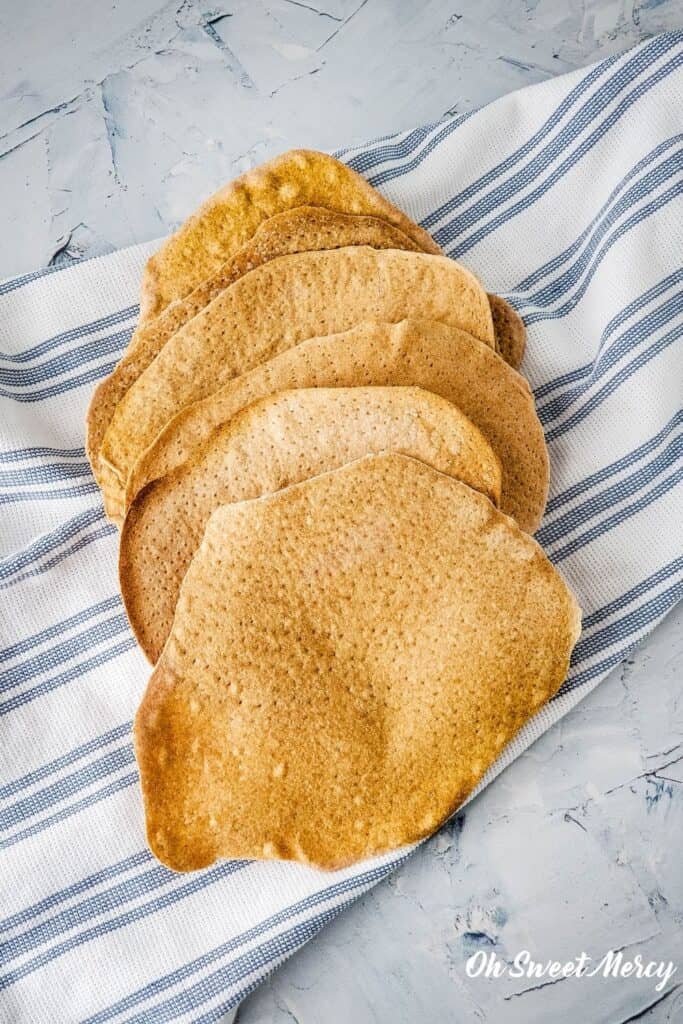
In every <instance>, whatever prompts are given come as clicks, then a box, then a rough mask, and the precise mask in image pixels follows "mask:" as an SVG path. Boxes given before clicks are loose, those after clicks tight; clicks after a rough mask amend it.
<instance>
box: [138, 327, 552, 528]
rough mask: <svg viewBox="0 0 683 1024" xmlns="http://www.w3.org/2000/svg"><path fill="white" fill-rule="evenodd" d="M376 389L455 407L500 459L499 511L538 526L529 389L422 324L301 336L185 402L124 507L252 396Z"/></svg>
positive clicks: (470, 345) (475, 350) (476, 345)
mask: <svg viewBox="0 0 683 1024" xmlns="http://www.w3.org/2000/svg"><path fill="white" fill-rule="evenodd" d="M379 384H381V385H407V384H414V385H417V386H418V387H421V388H426V389H427V390H428V391H433V392H434V393H435V394H437V395H441V396H442V397H443V398H446V399H448V401H450V402H453V403H454V404H455V405H457V406H458V407H459V408H460V409H461V410H462V412H464V413H465V415H466V416H467V417H468V418H469V419H470V420H471V421H472V422H473V423H474V424H475V426H477V427H478V428H479V430H481V432H482V433H483V435H484V436H485V437H486V439H487V441H488V442H489V444H490V445H491V447H492V448H493V450H494V452H495V453H496V455H497V456H498V458H499V459H500V463H501V466H502V472H503V481H502V493H501V499H500V506H501V509H502V510H503V512H506V513H507V514H508V515H511V516H514V518H515V519H516V520H517V522H518V524H519V525H520V526H521V527H522V529H523V530H526V531H527V532H528V533H533V532H534V530H536V529H537V527H538V525H539V523H540V521H541V517H542V515H543V510H544V508H545V503H546V500H547V495H548V477H549V469H548V453H547V449H546V445H545V440H544V437H543V428H542V427H541V424H540V422H539V420H538V417H537V415H536V411H535V408H534V399H533V395H532V394H531V391H530V389H529V385H528V384H527V382H526V380H525V379H524V377H522V376H520V374H518V373H516V372H515V371H514V370H513V369H512V368H511V367H509V366H508V365H507V363H504V362H503V360H502V359H501V358H500V357H499V356H497V355H496V354H495V352H493V350H492V349H491V348H490V347H489V346H488V345H484V344H482V343H481V342H479V341H476V340H475V339H474V338H472V337H471V336H470V335H468V334H464V333H463V332H462V331H458V330H456V329H455V328H453V327H448V326H445V325H444V324H439V323H436V322H434V321H430V320H405V321H402V322H401V323H399V324H386V323H362V324H358V325H357V326H356V327H352V328H351V329H350V330H349V331H346V332H344V333H342V334H333V335H329V336H327V337H323V338H310V339H308V340H307V341H304V342H302V343H301V344H300V345H296V346H294V347H293V348H290V349H287V350H286V351H285V352H282V353H281V354H280V355H278V356H275V358H274V359H271V360H270V362H267V363H263V364H262V365H260V366H257V367H255V369H253V370H251V371H249V372H248V373H245V374H243V375H242V376H241V377H237V378H235V379H234V380H232V381H230V382H229V383H228V384H226V385H224V386H223V387H222V388H220V389H219V390H218V391H216V392H214V393H213V394H212V395H210V396H209V397H208V398H205V399H203V400H202V401H200V402H196V403H194V404H193V405H190V406H187V407H186V408H185V409H183V410H182V412H180V413H178V415H177V416H175V417H174V418H173V419H172V420H171V421H170V423H169V424H168V425H167V426H166V427H165V428H164V430H163V431H162V432H161V434H159V436H158V437H157V439H156V440H155V442H154V443H153V444H152V445H151V446H150V448H149V449H148V450H147V451H146V452H145V453H144V455H143V456H142V457H141V459H139V460H138V462H137V463H136V465H135V469H134V471H133V473H132V475H131V477H130V478H129V482H128V491H127V503H130V501H132V499H133V498H134V497H135V495H136V494H137V493H138V491H140V490H141V489H142V488H143V487H144V486H145V484H147V483H149V482H150V481H151V480H155V479H157V478H158V477H161V476H164V475H165V474H166V473H168V472H169V471H170V470H172V469H174V468H175V467H176V466H179V465H181V464H182V463H183V462H185V461H186V459H188V458H190V457H191V453H192V451H193V449H194V448H195V447H196V446H197V445H201V444H203V443H204V442H205V441H206V440H207V438H208V437H209V436H210V434H211V433H212V432H213V431H214V430H215V429H216V428H217V427H219V426H221V424H223V423H226V422H227V421H228V420H229V419H230V418H231V417H232V416H234V415H235V414H236V413H237V412H239V410H240V409H243V408H244V407H245V406H246V405H249V403H250V402H253V401H255V400H256V399H258V398H263V397H264V396H265V395H269V394H273V393H274V392H276V391H281V390H283V389H286V388H308V387H353V386H357V385H379Z"/></svg>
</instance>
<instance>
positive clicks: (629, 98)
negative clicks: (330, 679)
mask: <svg viewBox="0 0 683 1024" xmlns="http://www.w3.org/2000/svg"><path fill="white" fill-rule="evenodd" d="M682 65H683V34H682V33H675V34H667V35H663V36H659V37H657V38H654V39H651V40H649V41H647V42H645V43H643V44H641V45H639V46H637V47H636V48H635V49H633V50H631V51H630V52H628V53H626V54H621V55H617V56H612V57H610V58H608V59H607V60H604V61H602V62H601V63H599V64H596V65H594V66H593V67H591V68H588V69H583V70H581V71H578V72H575V73H572V74H570V75H565V76H563V77H561V78H557V79H555V80H553V81H550V82H546V83H544V84H541V85H537V86H533V87H531V88H528V89H524V90H523V91H521V92H518V93H515V94H513V95H510V96H506V97H504V98H502V99H500V100H498V101H497V102H495V103H492V104H491V105H490V106H488V107H486V108H485V109H483V110H480V111H478V112H476V113H473V114H471V115H466V116H464V117H457V118H454V119H452V120H448V121H445V122H443V123H440V124H436V125H429V126H427V127H422V128H417V129H415V130H414V131H408V132H404V133H402V134H400V135H396V136H392V137H391V138H385V139H382V140H379V141H377V142H374V143H371V144H369V145H366V146H361V147H358V148H353V149H347V150H343V151H342V152H341V154H340V155H341V157H342V159H344V160H345V161H347V162H348V163H349V164H350V165H351V166H352V167H354V168H355V169H356V170H358V171H360V173H361V174H364V175H365V176H366V177H367V178H368V179H369V180H370V181H371V182H372V183H373V184H374V185H376V186H377V187H378V188H379V189H381V190H382V191H384V192H385V193H386V194H387V195H388V196H389V198H390V199H392V200H393V201H394V202H396V203H397V204H398V205H400V206H402V207H403V208H404V209H405V210H406V211H407V212H408V213H409V214H410V215H411V216H412V217H414V218H415V219H416V220H419V221H420V222H421V223H422V224H423V225H424V226H425V227H426V228H428V229H429V231H431V232H432V234H433V235H434V237H435V238H436V239H437V241H438V242H439V243H440V245H441V246H443V248H444V249H445V251H446V252H447V253H448V254H449V255H451V256H453V257H455V258H456V259H459V260H462V261H464V262H465V263H466V264H468V265H469V266H471V267H472V268H473V269H474V270H475V271H476V272H477V273H479V274H480V275H481V277H482V279H483V281H484V282H485V283H486V286H487V287H488V288H489V289H491V290H492V291H496V292H499V293H500V294H502V295H504V296H505V298H507V299H508V301H510V302H511V303H512V304H513V305H514V306H515V307H516V308H517V309H518V310H519V312H520V313H521V314H522V316H523V317H524V319H525V321H526V323H527V326H528V330H529V344H528V351H527V355H526V358H525V361H524V365H523V370H524V372H525V373H526V374H527V375H528V378H529V380H530V381H531V384H532V387H533V389H534V392H535V395H536V400H537V403H538V410H539V415H540V417H541V420H542V423H543V426H544V428H545V432H546V437H547V440H548V445H549V449H550V457H551V464H552V483H551V493H550V501H549V504H548V509H547V513H546V515H545V519H544V521H543V523H542V525H541V528H540V529H539V531H538V539H539V541H540V542H541V543H542V544H543V545H544V547H545V548H546V550H547V551H548V554H549V555H550V557H551V559H552V560H553V561H554V562H555V564H556V565H557V566H559V568H560V569H561V570H562V572H563V573H564V574H565V576H566V578H567V579H568V581H569V583H570V584H571V586H572V587H573V589H574V590H575V592H576V593H577V595H578V598H579V601H580V604H581V606H582V608H583V611H584V622H583V626H584V632H583V636H582V638H581V640H580V642H579V644H578V646H577V648H576V651H575V654H574V658H573V661H572V667H571V671H570V674H569V678H568V679H567V682H566V683H565V685H564V686H563V688H562V690H561V691H560V693H559V695H558V696H557V697H556V698H555V699H554V700H553V701H552V702H551V703H550V704H549V705H548V706H547V707H545V708H544V709H543V710H542V711H541V712H540V713H539V714H538V715H537V716H536V717H535V718H534V719H533V721H532V722H530V723H529V724H528V725H527V727H526V728H525V729H524V730H523V731H522V733H521V734H520V735H519V736H518V738H517V739H516V740H515V741H514V742H513V743H512V744H510V746H509V748H508V749H507V750H506V751H505V752H504V754H503V756H502V757H501V758H500V760H499V761H498V763H497V764H496V765H495V767H494V768H493V769H492V770H491V772H490V773H489V775H488V776H487V780H486V781H490V780H491V779H492V778H493V777H494V776H495V775H496V774H497V773H498V772H499V771H500V770H501V768H502V767H504V766H505V765H506V764H508V763H509V762H510V761H511V760H512V759H513V758H515V757H516V756H517V755H518V754H519V753H520V752H521V751H523V750H524V749H525V748H526V747H527V746H528V744H529V743H530V742H532V741H533V740H534V739H535V738H536V737H537V736H539V735H540V734H541V733H542V732H543V731H544V730H545V729H547V728H548V727H549V726H550V725H551V724H552V723H553V722H556V721H557V720H558V718H560V717H561V716H562V715H563V714H564V713H565V712H566V711H567V710H568V709H569V708H571V707H572V706H573V705H574V704H576V702H577V701H578V700H580V699H581V698H582V697H583V696H584V695H585V694H586V693H588V691H589V690H591V689H592V687H594V686H595V685H596V683H598V682H599V680H600V679H601V678H603V677H604V676H605V675H606V673H608V672H609V670H610V669H611V668H612V667H613V666H614V665H616V664H617V663H618V662H619V661H620V660H621V659H622V658H624V656H625V655H626V653H627V652H628V651H629V650H630V648H631V647H633V645H634V644H636V643H638V641H639V640H641V639H642V638H643V637H644V636H645V635H646V634H647V633H648V632H649V631H650V630H651V629H652V628H653V627H654V625H655V624H656V623H657V622H658V621H659V619H661V618H662V616H663V615H664V614H665V613H666V612H667V610H668V609H670V608H671V607H672V606H673V604H674V603H675V601H676V600H677V598H678V597H679V596H681V591H682V589H683V551H682V547H683V545H682V536H681V522H682V515H681V512H682V509H681V492H680V487H679V484H680V480H681V473H682V468H683V467H682V459H681V454H682V448H683V437H682V431H681V426H682V422H683V413H682V409H681V405H682V403H681V398H682V394H683V357H682V352H681V337H682V336H683V266H681V253H683V209H682V204H681V190H682V188H683V135H682V134H681V120H680V112H681V110H683V73H682ZM153 249H154V245H153V244H150V245H143V246H137V247H135V248H133V249H129V250H127V251H124V252H119V253H114V254H112V255H110V256H105V257H102V258H99V259H95V260H91V261H88V262H85V263H83V264H80V265H75V266H72V267H69V268H68V269H60V270H48V271H39V272H37V273H35V274H29V275H26V276H24V277H20V278H17V279H15V280H11V281H8V282H6V283H4V284H2V285H0V352H1V355H0V403H1V404H0V411H1V416H0V538H1V544H2V551H0V557H1V561H0V634H1V635H0V647H1V650H0V762H1V767H0V916H1V920H0V1019H2V1020H3V1021H12V1022H13V1024H24V1022H28V1021H37V1022H41V1024H42V1022H47V1021H49V1022H50V1024H61V1022H72V1021H87V1022H89V1024H104V1022H113V1024H121V1022H124V1021H126V1022H132V1021H144V1022H148V1024H161V1022H170V1021H181V1022H190V1021H193V1022H196V1024H199V1022H209V1021H217V1020H219V1019H220V1017H221V1015H222V1014H223V1013H224V1012H225V1011H226V1010H227V1009H229V1008H230V1007H231V1006H235V1005H236V1004H237V1003H239V1001H240V1000H241V999H242V998H243V997H244V996H245V995H246V994H247V993H248V992H249V991H250V990H251V989H253V988H254V987H255V986H256V985H257V984H258V982H259V981H260V980H261V979H262V978H263V977H264V976H265V975H266V974H267V973H268V972H269V971H271V970H272V969H273V968H274V967H276V966H277V965H278V964H280V963H282V961H283V960H284V959H285V958H286V957H288V956H290V955H291V954H292V953H293V952H295V950H297V949H298V948H299V947H300V946H301V945H302V944H303V943H304V942H306V941H307V940H308V939H310V938H311V937H312V936H314V935H315V934H316V932H317V931H318V930H319V929H320V928H322V926H323V925H324V924H325V923H326V922H327V921H330V920H331V919H332V918H333V917H334V916H335V915H336V914H338V913H339V912H340V911H341V910H342V909H343V908H344V907H345V906H346V905H347V904H349V903H350V902H351V901H352V900H354V899H356V898H357V897H358V896H359V895H360V894H361V893H363V892H365V891H366V890H367V889H368V888H369V887H370V886H372V885H374V884H375V883H376V882H378V881H379V880H380V879H382V878H385V877H386V876H387V875H388V874H389V872H391V871H392V870H394V869H395V868H396V867H397V866H398V865H400V864H401V862H402V861H403V860H404V859H405V857H406V856H407V855H408V852H409V851H400V852H399V853H395V854H392V855H390V856H384V857H380V858H377V859H375V860H373V861H370V862H366V863H363V864H360V865H357V866H356V867H353V868H350V869H348V870H344V871H339V872H337V873H334V874H321V873H318V872H316V871H312V870H308V869H306V868H304V867H301V866H297V865H288V864H281V863H275V862H272V863H246V862H241V861H226V862H223V863H219V864H216V865H215V866H213V867H212V868H210V869H208V870H206V871H201V872H198V873H195V874H190V875H177V874H173V873H172V872H170V871H168V870H166V869H165V868H164V867H162V866H161V865H160V864H158V863H157V862H156V861H155V860H154V859H153V858H152V856H151V855H150V853H149V851H148V850H147V848H146V845H145V838H144V830H143V818H142V805H141V800H140V794H139V791H138V786H137V772H136V768H135V761H134V757H133V751H132V747H131V736H130V731H131V718H132V716H133V714H134V711H135V708H136V705H137V703H138V700H139V698H140V695H141V693H142V691H143V687H144V686H145V683H146V681H147V677H148V675H149V669H148V666H147V664H146V663H145V660H144V659H143V657H142V655H141V654H140V653H139V651H138V650H137V649H136V646H135V642H134V640H133V637H132V635H131V633H130V630H129V628H128V626H127V623H126V618H125V615H124V612H123V608H122V606H121V601H120V598H119V595H118V588H117V580H116V558H117V535H116V531H115V530H114V528H113V527H112V526H111V525H110V524H108V523H107V521H106V520H105V518H104V515H103V511H102V503H101V501H100V497H99V494H98V491H97V488H96V486H95V483H94V481H93V479H92V476H91V474H90V471H89V467H88V464H87V462H86V460H85V456H84V452H83V421H84V415H85V409H86V405H87V403H88V399H89V396H90V393H91V391H92V389H93V387H94V385H95V383H96V381H98V380H99V379H100V378H102V377H103V376H104V375H105V374H107V373H109V371H110V370H111V369H112V367H113V366H114V363H115V361H116V359H117V357H118V356H119V355H120V353H121V351H122V350H123V348H124V346H125V344H126V342H127V341H128V338H129V337H130V334H131V331H132V330H133V327H134V325H135V318H136V313H137V290H138V282H139V277H140V271H141V268H142V266H143V263H144V261H145V258H146V257H147V256H148V255H149V254H150V253H151V252H152V251H153ZM456 755H457V752H456V751H454V756H456ZM580 770H581V768H580V764H578V766H577V771H579V772H580ZM417 856H419V853H418V854H417Z"/></svg>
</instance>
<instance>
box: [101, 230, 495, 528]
mask: <svg viewBox="0 0 683 1024" xmlns="http://www.w3.org/2000/svg"><path fill="white" fill-rule="evenodd" d="M409 316H427V317H429V318H430V319H433V320H438V321H440V322H443V323H448V324H450V325H451V326H452V327H458V328H459V329H462V330H465V331H467V332H468V333H470V334H473V335H474V337H476V338H479V339H480V340H481V341H483V342H485V343H486V344H489V345H491V346H492V347H495V336H494V332H493V320H492V318H491V309H490V306H489V302H488V296H487V295H486V292H485V291H484V289H483V288H482V286H481V285H480V283H479V281H478V280H477V279H476V278H475V277H474V276H473V275H472V274H470V273H469V271H467V270H465V269H464V268H463V267H461V266H459V264H457V263H453V261H452V260H449V259H446V257H444V256H428V255H426V254H424V253H417V252H400V251H398V250H396V249H388V250H381V251H379V250H376V249H371V248H369V247H368V246H347V247H345V248H341V249H334V250H325V251H323V252H302V253H298V254H296V255H292V256H280V257H278V258H277V259H274V260H270V262H268V263H266V264H264V265H263V266H261V267H258V268H257V269H256V270H252V271H251V272H250V273H248V274H245V275H244V277H241V278H240V279H239V280H238V281H236V282H235V283H234V284H233V285H231V286H230V287H229V288H226V289H225V290H224V291H223V292H221V294H220V295H219V296H218V297H217V298H216V299H214V300H213V302H211V303H210V304H209V305H208V306H207V307H206V308H205V309H204V310H203V311H202V312H201V313H200V314H199V315H198V316H195V317H194V318H193V319H192V320H190V321H189V323H187V324H186V325H185V326H184V327H182V328H181V329H180V330H179V331H177V332H176V333H175V334H174V335H173V336H172V337H171V338H170V339H169V341H167V343H166V344H165V345H164V347H163V348H162V350H161V352H160V353H159V354H158V356H157V357H156V359H155V360H154V361H153V363H152V364H151V365H150V366H148V367H147V369H146V370H145V372H144V373H143V374H142V375H141V376H140V377H139V378H138V379H137V380H136V381H135V383H134V384H133V386H132V387H131V388H130V389H129V390H128V391H127V392H126V394H125V396H124V398H123V399H122V401H121V402H119V404H118V406H117V407H116V410H115V412H114V415H113V418H112V420H111V423H110V425H109V428H108V430H107V432H106V434H105V437H104V440H103V442H102V446H101V450H100V461H101V463H102V466H103V469H104V468H106V471H107V479H106V480H104V479H103V482H102V488H103V494H104V498H105V508H106V509H107V512H108V513H109V514H114V515H115V514H116V512H117V509H116V504H117V502H118V503H119V504H120V503H121V501H122V497H123V493H124V491H125V485H126V482H127V480H128V476H129V474H130V472H131V470H132V469H133V466H134V465H135V463H136V461H137V459H138V458H139V457H140V455H142V453H143V452H144V451H145V449H146V448H147V447H148V446H149V445H150V444H151V443H152V441H154V439H155V437H156V436H157V434H158V433H159V432H160V431H161V430H162V429H163V427H164V426H165V425H166V423H167V422H168V421H169V420H170V419H171V418H172V417H173V416H174V415H175V414H176V413H177V412H180V410H181V409H183V408H184V407H185V406H186V405H190V404H191V403H192V402H194V401H197V400H198V399H201V398H205V397H206V396H207V395H208V394H210V393H211V392H212V391H215V390H216V389H217V388H219V387H220V386H221V385H222V384H224V383H226V382H227V381H228V380H231V379H232V378H233V377H237V376H239V374H241V373H244V372H245V371H247V370H250V369H252V368H253V367H254V366H256V365H258V363H263V362H265V361H266V360H268V359H271V358H272V357H273V356H274V355H277V354H278V353H279V352H282V351H284V350H285V349H287V348H291V347H292V345H296V344H298V343H299V342H301V341H304V340H305V339H306V338H311V337H314V336H316V335H321V334H332V333H336V332H337V331H341V330H347V329H348V328H349V327H352V326H354V324H356V323H358V322H360V321H361V320H385V321H389V322H397V321H399V320H402V319H404V318H405V317H409Z"/></svg>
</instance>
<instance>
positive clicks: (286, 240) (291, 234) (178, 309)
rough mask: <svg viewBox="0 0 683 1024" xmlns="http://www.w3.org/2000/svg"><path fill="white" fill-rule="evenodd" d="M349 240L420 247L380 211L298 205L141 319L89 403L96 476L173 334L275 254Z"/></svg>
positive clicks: (90, 446)
mask: <svg viewBox="0 0 683 1024" xmlns="http://www.w3.org/2000/svg"><path fill="white" fill-rule="evenodd" d="M345 245H369V246H372V248H374V249H404V250H406V251H413V252H415V251H419V246H418V245H417V243H416V242H414V241H413V240H412V239H411V238H409V237H408V235H406V234H404V232H403V231H401V230H400V229H399V228H396V227H393V226H392V225H391V224H389V223H387V222H386V221H383V220H379V219H378V218H377V217H363V216H355V215H353V214H348V213H336V212H334V211H332V210H326V209H324V208H323V207H322V206H300V207H296V208H295V209H293V210H287V211H286V212H285V213H280V214H276V215H275V216H274V217H271V218H270V219H269V220H265V221H263V223H262V224H261V225H260V226H259V227H258V229H257V230H256V233H255V234H254V236H253V238H250V239H249V240H248V241H247V242H246V243H245V244H244V245H243V246H242V248H241V249H239V250H238V251H237V252H236V253H235V254H234V255H233V256H232V257H231V258H230V259H229V260H228V261H227V262H225V263H222V264H221V265H220V267H219V268H218V270H216V271H215V273H213V274H212V275H211V277H208V278H206V279H205V280H202V281H201V282H200V283H199V284H198V285H197V287H196V288H194V290H193V291H191V292H190V294H189V295H187V296H186V297H185V298H184V299H178V300H176V301H174V302H171V303H170V305H168V306H166V308H165V309H164V310H163V312H162V313H161V314H160V315H159V316H158V317H156V318H155V319H153V320H148V321H143V322H142V323H141V324H140V326H139V327H138V328H137V330H136V331H135V333H134V334H133V337H132V338H131V340H130V342H129V343H128V347H127V349H126V351H125V353H124V355H123V357H122V359H121V360H120V362H119V363H118V365H117V366H116V368H115V370H114V372H113V373H111V374H110V375H109V376H108V377H107V378H106V379H105V380H103V381H102V383H101V384H99V386H98V387H97V388H96V390H95V392H94V394H93V397H92V400H91V402H90V406H89V408H88V417H87V438H86V453H87V455H88V459H89V460H90V465H91V466H92V468H93V472H94V474H95V477H96V478H97V479H99V477H100V471H99V458H98V456H99V449H100V445H101V444H102V438H103V437H104V434H105V432H106V430H107V427H108V426H109V424H110V422H111V418H112V416H113V414H114V410H115V408H116V406H117V405H118V403H119V402H120V401H121V399H122V398H123V396H124V395H125V393H126V391H127V390H128V389H129V388H130V387H131V386H132V384H134V382H135V381H136V380H137V379H138V377H139V376H140V374H141V373H142V372H143V371H144V370H146V369H147V367H148V366H149V364H150V363H151V362H152V360H153V359H154V358H155V356H157V355H158V353H159V352H160V351H161V349H162V348H163V346H164V345H165V344H166V342H167V341H168V339H169V338H170V337H171V335H173V334H175V332H176V331H177V330H180V328H181V327H182V326H183V325H184V324H186V323H187V322H188V320H191V319H192V317H193V316H196V315H197V313H200V312H201V311H202V309H204V307H205V306H208V304H209V303H210V302H212V301H213V299H215V298H217V296H218V295H220V293H221V292H222V291H223V290H224V289H225V288H228V287H229V286H230V285H231V284H234V282H235V281H237V280H238V279H239V278H240V277H243V276H244V274H247V273H249V271H250V270H254V269H255V268H256V267H259V266H261V265H262V264H264V263H267V262H268V261H269V260H272V259H274V258H275V257H276V256H285V255H291V254H292V253H297V252H306V251H308V250H312V249H338V248H340V247H342V246H345Z"/></svg>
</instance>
